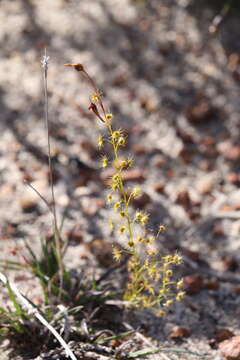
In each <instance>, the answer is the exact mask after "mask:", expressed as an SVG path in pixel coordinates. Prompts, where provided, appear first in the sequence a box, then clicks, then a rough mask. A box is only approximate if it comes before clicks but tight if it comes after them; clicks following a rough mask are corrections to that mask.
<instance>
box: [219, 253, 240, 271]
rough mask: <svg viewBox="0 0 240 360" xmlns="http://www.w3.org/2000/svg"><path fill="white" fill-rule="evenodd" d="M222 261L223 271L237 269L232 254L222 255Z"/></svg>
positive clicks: (235, 260)
mask: <svg viewBox="0 0 240 360" xmlns="http://www.w3.org/2000/svg"><path fill="white" fill-rule="evenodd" d="M222 262H223V269H224V270H225V271H236V270H237V269H238V261H237V259H235V258H234V257H232V256H224V257H223V258H222Z"/></svg>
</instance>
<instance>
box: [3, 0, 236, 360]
mask: <svg viewBox="0 0 240 360" xmlns="http://www.w3.org/2000/svg"><path fill="white" fill-rule="evenodd" d="M203 5H204V3H203V1H199V2H198V5H196V4H195V2H194V1H188V0H178V1H177V0H169V1H167V2H166V1H161V0H149V1H144V0H143V1H140V0H139V1H137V0H135V1H133V0H132V1H130V0H92V1H91V2H88V1H84V0H82V1H77V0H59V1H51V0H42V1H34V0H32V1H30V0H19V1H9V0H8V1H7V0H2V1H0V10H1V11H0V24H1V25H0V29H1V31H0V44H1V58H0V65H1V66H0V106H1V113H0V119H1V122H0V131H1V143H0V203H1V207H0V219H1V226H0V240H1V242H0V248H1V254H2V255H1V258H2V259H6V258H8V259H9V258H12V256H13V250H14V251H15V250H16V248H17V250H19V249H22V248H24V242H23V240H24V239H27V240H28V242H29V243H31V245H32V246H33V247H34V248H36V249H37V248H38V247H39V239H40V237H42V236H44V234H46V233H48V232H49V231H50V229H51V222H52V219H51V216H50V215H49V212H48V209H46V207H45V204H44V203H43V202H42V201H41V200H40V199H39V198H38V197H37V196H36V195H35V194H34V193H33V192H32V191H31V189H29V188H28V187H27V186H26V185H25V184H24V180H28V181H31V182H32V183H33V185H34V186H35V187H36V188H37V189H38V190H39V191H40V192H41V193H42V194H44V196H45V197H46V198H47V199H50V189H49V185H48V168H47V162H46V136H45V128H44V119H43V106H44V100H43V87H42V73H41V71H42V70H41V64H40V60H41V57H42V55H43V53H44V48H45V47H47V51H48V54H49V56H50V64H49V79H48V81H49V102H50V121H51V135H52V146H53V152H54V155H55V158H56V162H57V163H56V184H55V190H56V198H57V208H58V215H59V218H60V217H62V215H63V213H64V211H65V209H66V207H68V211H67V215H66V218H65V222H64V228H63V229H64V230H63V234H64V236H65V237H68V236H70V235H69V234H71V232H74V237H73V241H71V243H70V247H69V251H68V254H67V256H66V261H67V263H68V264H69V266H70V267H72V268H79V267H80V266H82V264H85V265H86V263H87V264H88V266H91V267H92V271H93V272H97V274H99V273H101V272H102V271H104V269H105V268H106V267H107V266H109V262H110V263H111V260H109V253H110V252H111V246H109V247H107V246H106V249H107V250H106V254H105V253H104V256H102V257H101V256H100V255H99V251H98V250H97V246H95V247H94V241H95V244H96V243H100V247H101V248H102V244H103V245H106V243H108V242H109V243H111V241H113V239H114V238H115V237H114V234H112V233H111V231H110V230H109V228H108V226H107V225H106V224H107V219H108V218H109V217H110V216H112V214H111V209H108V208H107V207H105V205H104V195H105V193H106V187H105V186H104V184H103V181H102V180H101V179H100V177H99V166H100V165H99V153H98V149H97V138H98V134H99V133H100V132H101V131H103V128H102V126H101V124H99V123H98V122H97V121H96V120H95V119H94V118H93V116H92V114H91V113H90V112H89V111H88V102H89V93H90V89H89V86H88V85H87V84H86V82H84V81H83V79H82V78H81V77H80V76H79V74H78V73H77V72H74V71H72V70H71V69H69V68H65V67H64V66H63V64H64V63H68V62H71V63H75V62H77V63H78V62H80V63H82V64H84V66H85V67H86V69H87V70H88V72H89V73H90V74H91V75H92V76H93V77H94V78H95V80H96V82H97V84H98V86H99V88H100V89H101V90H102V91H103V93H104V97H105V101H106V104H107V107H108V108H109V109H110V110H111V111H112V112H113V113H114V115H115V119H116V122H117V123H118V124H119V126H121V127H122V128H124V129H126V130H127V131H128V134H129V138H128V144H129V147H128V148H127V149H126V151H127V152H129V153H133V155H134V157H135V159H136V168H138V169H141V171H143V176H144V177H145V181H144V183H143V185H142V187H143V189H144V192H145V194H146V199H145V201H143V206H144V207H145V209H146V210H147V211H149V212H150V213H151V214H152V217H151V221H152V224H151V226H152V227H154V226H157V224H159V223H164V224H166V225H168V230H167V231H166V232H165V233H164V235H163V236H161V238H160V241H159V246H164V247H165V248H167V249H170V250H174V249H179V250H180V251H182V253H183V255H184V257H185V266H184V267H183V269H182V273H183V275H184V276H188V275H189V276H192V275H194V276H195V275H198V276H200V277H201V282H202V283H201V285H200V286H199V284H198V285H197V286H196V287H197V288H196V289H195V290H194V291H191V289H190V291H189V294H188V296H187V297H186V300H185V301H183V302H182V303H179V304H177V306H176V307H174V309H173V311H172V312H171V313H170V315H169V316H168V317H167V318H165V319H158V318H156V317H154V315H153V314H152V313H151V312H149V311H145V312H141V313H136V314H132V315H131V316H132V318H133V319H132V323H133V324H134V325H135V326H137V325H138V326H139V327H140V329H142V330H143V331H144V332H145V334H148V335H150V336H151V337H152V338H153V339H155V340H156V341H157V342H158V343H159V344H161V345H164V346H171V347H177V348H182V349H188V350H192V351H194V352H198V353H209V354H210V358H211V359H216V360H217V359H219V360H220V359H221V356H220V354H219V352H218V350H217V349H212V348H211V347H210V345H209V340H210V339H212V338H214V336H215V333H216V331H217V330H218V329H220V328H227V329H229V330H231V331H232V332H233V333H234V334H235V335H240V330H239V320H238V315H239V309H240V308H239V305H240V297H239V291H240V276H239V275H238V273H239V259H240V256H239V247H240V245H239V231H240V172H239V161H240V145H239V135H240V119H239V113H240V102H239V93H240V91H239V81H240V67H239V66H240V65H239V64H240V58H239V54H240V42H239V38H240V37H239V29H238V27H239V26H238V24H239V13H238V12H237V10H236V9H235V11H230V12H229V14H228V15H227V16H226V18H225V19H224V21H223V22H222V24H221V25H220V27H219V29H218V30H217V32H215V33H211V32H209V26H210V25H211V23H212V20H213V19H214V16H215V15H216V14H217V13H218V11H219V8H216V7H209V6H210V5H209V4H208V6H203ZM78 160H79V161H78ZM86 167H89V168H87V169H86ZM89 244H90V245H89ZM91 245H92V246H91ZM17 256H18V255H17ZM19 256H20V255H19ZM83 258H84V259H83ZM106 259H108V260H106ZM89 264H90V265H89ZM9 276H10V277H11V278H12V279H14V280H15V281H16V282H17V283H18V285H19V287H20V288H21V289H22V290H23V291H26V292H28V293H29V288H31V286H32V285H31V284H32V279H29V280H28V281H29V282H28V281H26V278H24V277H22V278H21V276H19V274H14V273H10V274H9ZM31 298H32V299H33V300H34V299H35V300H36V301H37V298H38V289H35V291H33V292H31ZM176 325H179V326H181V327H184V328H187V329H188V330H189V337H188V338H183V339H180V340H178V341H177V344H176V341H174V340H171V339H170V338H169V333H171V331H172V329H173V328H174V326H176ZM169 356H170V355H169ZM170 357H171V359H187V360H188V359H194V358H196V357H195V355H190V354H182V355H181V354H178V355H176V354H171V356H170ZM6 358H7V357H6ZM152 358H153V357H152ZM155 358H158V359H160V358H161V359H162V357H161V356H160V355H158V357H155Z"/></svg>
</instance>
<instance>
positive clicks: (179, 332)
mask: <svg viewBox="0 0 240 360" xmlns="http://www.w3.org/2000/svg"><path fill="white" fill-rule="evenodd" d="M189 335H190V331H189V330H188V329H187V328H185V327H182V326H175V327H174V328H173V329H172V331H171V332H170V334H169V335H168V336H169V338H170V339H175V340H177V339H182V338H184V337H188V336H189Z"/></svg>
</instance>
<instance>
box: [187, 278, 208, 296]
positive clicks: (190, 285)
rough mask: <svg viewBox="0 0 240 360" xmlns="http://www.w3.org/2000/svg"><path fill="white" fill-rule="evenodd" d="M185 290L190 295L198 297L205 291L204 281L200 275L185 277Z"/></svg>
mask: <svg viewBox="0 0 240 360" xmlns="http://www.w3.org/2000/svg"><path fill="white" fill-rule="evenodd" d="M183 280H184V290H185V291H186V293H187V294H188V295H196V294H198V293H199V292H200V291H201V290H202V289H203V279H202V277H201V276H200V275H189V276H185V277H184V279H183Z"/></svg>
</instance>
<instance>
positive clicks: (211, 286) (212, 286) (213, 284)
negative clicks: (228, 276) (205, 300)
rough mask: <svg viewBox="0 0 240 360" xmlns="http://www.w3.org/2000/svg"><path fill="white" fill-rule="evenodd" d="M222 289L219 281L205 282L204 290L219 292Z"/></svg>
mask: <svg viewBox="0 0 240 360" xmlns="http://www.w3.org/2000/svg"><path fill="white" fill-rule="evenodd" d="M219 287H220V284H219V281H217V280H207V281H205V282H204V288H205V289H208V290H218V289H219Z"/></svg>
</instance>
